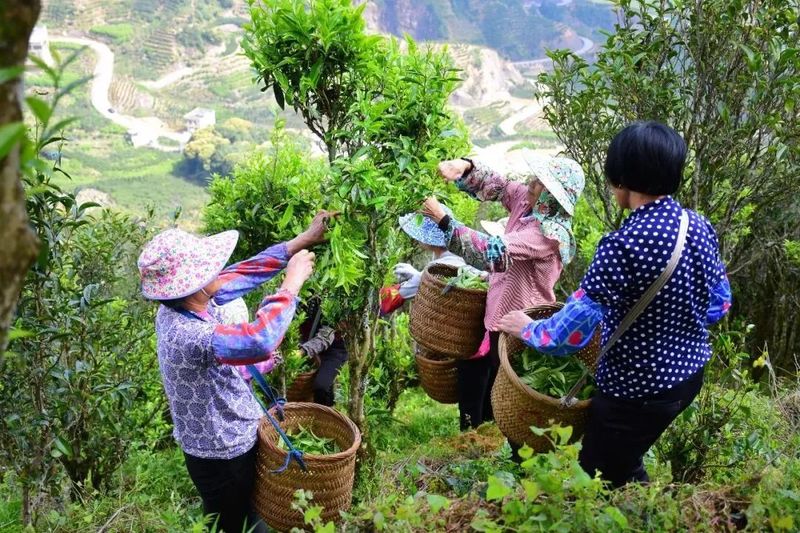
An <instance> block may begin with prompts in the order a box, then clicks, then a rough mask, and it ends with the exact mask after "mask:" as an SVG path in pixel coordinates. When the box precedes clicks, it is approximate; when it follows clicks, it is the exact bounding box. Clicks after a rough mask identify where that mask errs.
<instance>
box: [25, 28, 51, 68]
mask: <svg viewBox="0 0 800 533" xmlns="http://www.w3.org/2000/svg"><path fill="white" fill-rule="evenodd" d="M28 54H29V55H32V56H36V57H38V58H39V59H42V60H43V61H44V62H45V63H47V64H48V65H52V64H53V56H52V54H50V38H49V36H48V34H47V26H44V25H41V26H35V27H34V28H33V33H32V34H31V38H30V41H29V42H28Z"/></svg>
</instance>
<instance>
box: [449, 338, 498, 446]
mask: <svg viewBox="0 0 800 533" xmlns="http://www.w3.org/2000/svg"><path fill="white" fill-rule="evenodd" d="M499 338H500V334H499V333H495V332H489V353H488V354H487V355H486V356H484V357H481V358H479V359H467V360H464V361H459V362H458V364H457V367H456V368H457V371H458V412H459V423H460V426H461V431H465V430H467V429H469V428H476V427H478V426H480V425H481V424H483V423H484V422H488V421H490V420H494V413H493V412H492V386H493V385H494V380H495V378H496V377H497V369H498V368H499V367H500V355H499V353H498V351H497V341H498V339H499Z"/></svg>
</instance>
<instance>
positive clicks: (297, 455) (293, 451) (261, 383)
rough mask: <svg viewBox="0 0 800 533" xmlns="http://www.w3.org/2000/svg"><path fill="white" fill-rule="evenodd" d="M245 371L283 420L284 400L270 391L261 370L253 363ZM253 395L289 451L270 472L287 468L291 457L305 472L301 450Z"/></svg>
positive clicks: (306, 469)
mask: <svg viewBox="0 0 800 533" xmlns="http://www.w3.org/2000/svg"><path fill="white" fill-rule="evenodd" d="M247 371H248V372H250V375H251V376H253V379H254V380H255V382H256V384H258V388H260V389H261V390H262V391H264V394H265V395H266V396H267V398H268V399H269V400H270V401H271V402H272V407H274V408H275V410H276V412H277V413H278V418H279V419H280V420H281V421H283V404H284V403H286V400H285V399H283V398H276V396H275V394H274V393H273V392H272V387H270V386H269V383H267V380H265V379H264V376H262V375H261V372H260V371H259V370H258V368H256V366H255V365H247ZM253 397H254V398H255V399H256V401H257V402H258V404H259V405H260V406H261V409H263V410H264V415H265V416H266V417H267V420H269V422H270V424H272V427H274V428H275V431H277V432H278V435H279V436H280V437H281V439H282V440H283V442H284V443H285V444H286V448H287V449H288V450H289V452H288V453H287V454H286V461H284V463H283V466H281V467H280V468H278V469H277V470H273V471H272V473H273V474H280V473H281V472H283V471H285V470H286V469H287V468H289V463H290V462H291V461H292V459H294V460H295V462H296V463H297V464H298V466H300V470H302V471H303V472H307V471H308V468H307V467H306V463H305V461H303V452H302V451H301V450H298V449H297V448H295V447H294V444H292V441H291V440H290V439H289V436H288V435H287V434H286V432H284V431H283V428H281V425H280V423H279V422H278V421H277V420H275V418H274V417H273V416H272V413H270V412H269V411H270V409H269V408H268V407H267V406H266V405H264V402H262V401H261V398H259V397H258V396H257V395H256V393H255V391H253Z"/></svg>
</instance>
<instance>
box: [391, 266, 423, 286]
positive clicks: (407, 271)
mask: <svg viewBox="0 0 800 533" xmlns="http://www.w3.org/2000/svg"><path fill="white" fill-rule="evenodd" d="M419 273H420V272H419V270H417V269H416V268H414V267H413V266H411V265H409V264H408V263H397V264H396V265H395V266H394V277H395V278H397V281H398V282H399V283H403V282H404V281H407V280H409V279H411V278H413V277H414V276H416V275H418V274H419Z"/></svg>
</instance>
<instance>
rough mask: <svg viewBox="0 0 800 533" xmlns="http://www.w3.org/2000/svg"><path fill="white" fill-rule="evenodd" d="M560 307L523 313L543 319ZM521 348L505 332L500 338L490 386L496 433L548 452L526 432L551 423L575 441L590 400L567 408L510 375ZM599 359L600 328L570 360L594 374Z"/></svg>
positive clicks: (544, 444)
mask: <svg viewBox="0 0 800 533" xmlns="http://www.w3.org/2000/svg"><path fill="white" fill-rule="evenodd" d="M561 307H563V304H560V303H559V304H554V305H545V306H539V307H534V308H531V309H527V310H525V313H526V314H527V315H528V316H530V317H531V318H534V319H541V318H547V317H549V316H551V315H553V314H554V313H556V312H557V311H558V310H559V309H561ZM524 349H525V344H524V343H523V342H522V341H521V340H519V339H517V338H516V337H512V336H510V335H506V334H505V333H503V334H501V335H500V342H499V352H500V369H499V370H498V372H497V378H496V379H495V382H494V386H493V387H492V410H493V411H494V419H495V422H496V423H497V427H498V428H500V431H502V432H503V434H504V435H505V436H506V437H507V438H508V440H510V441H511V442H514V443H516V444H527V445H528V446H530V447H531V448H533V450H534V451H536V452H545V451H548V450H550V449H552V444H551V442H550V440H548V439H547V437H544V436H542V437H539V436H536V435H534V434H533V432H532V431H531V430H530V428H531V426H536V427H540V428H546V427H549V426H551V425H552V424H553V423H554V422H558V423H559V424H561V425H562V426H572V439H571V442H574V441H576V440H578V439H579V438H580V437H581V436H582V435H583V431H584V428H585V427H586V418H587V416H588V414H589V411H588V409H589V405H590V404H591V400H581V401H578V402H577V403H575V404H574V405H573V406H571V407H563V406H562V405H561V403H560V401H559V400H560V398H553V397H551V396H547V395H545V394H542V393H540V392H537V391H535V390H534V389H532V388H531V387H529V386H528V385H526V384H525V383H523V382H522V380H521V379H520V378H519V376H517V374H516V373H515V372H514V369H513V368H512V367H511V361H512V360H513V359H514V357H516V356H518V355H519V354H520V353H522V351H523V350H524ZM599 356H600V328H597V330H596V331H595V334H594V336H593V337H592V340H591V341H590V343H589V344H588V345H587V346H586V347H585V348H584V349H583V350H581V351H580V352H578V353H577V354H575V356H574V357H579V358H580V359H581V361H583V363H584V364H585V365H587V367H589V368H591V369H592V371H594V369H595V367H596V366H597V358H598V357H599Z"/></svg>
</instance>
